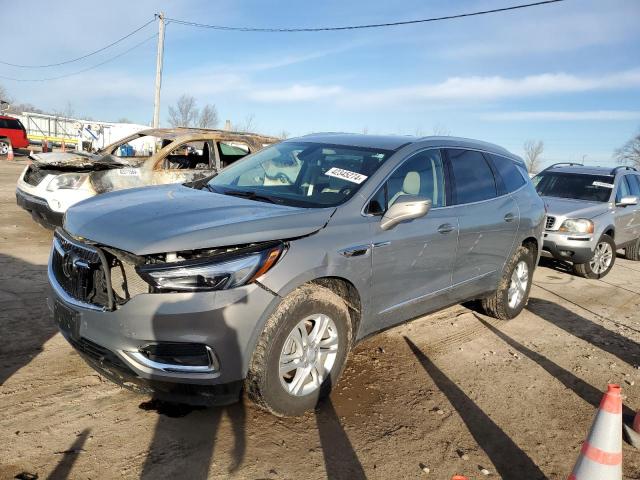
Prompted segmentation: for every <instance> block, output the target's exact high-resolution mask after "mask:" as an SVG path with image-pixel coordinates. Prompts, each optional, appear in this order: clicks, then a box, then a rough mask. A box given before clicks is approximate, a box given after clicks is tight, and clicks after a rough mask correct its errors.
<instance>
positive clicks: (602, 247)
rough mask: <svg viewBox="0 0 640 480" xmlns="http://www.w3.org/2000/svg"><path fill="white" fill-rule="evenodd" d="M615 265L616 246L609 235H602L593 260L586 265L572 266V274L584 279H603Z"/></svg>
mask: <svg viewBox="0 0 640 480" xmlns="http://www.w3.org/2000/svg"><path fill="white" fill-rule="evenodd" d="M615 263H616V244H615V242H614V241H613V238H611V237H610V236H609V235H602V237H600V240H598V244H597V245H596V251H595V252H594V255H593V258H592V259H591V260H589V261H588V262H586V263H576V264H574V265H573V272H574V273H575V274H576V275H578V276H580V277H584V278H591V279H598V278H602V277H605V276H606V275H607V274H608V273H609V272H610V271H611V269H612V268H613V265H614V264H615Z"/></svg>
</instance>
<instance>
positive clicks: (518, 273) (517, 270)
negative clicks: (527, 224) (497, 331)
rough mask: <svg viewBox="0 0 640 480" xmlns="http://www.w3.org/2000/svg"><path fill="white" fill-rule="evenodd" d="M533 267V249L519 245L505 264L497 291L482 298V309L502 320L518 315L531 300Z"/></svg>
mask: <svg viewBox="0 0 640 480" xmlns="http://www.w3.org/2000/svg"><path fill="white" fill-rule="evenodd" d="M533 269H534V260H533V253H532V252H531V250H529V249H528V248H527V247H524V246H520V247H518V248H517V249H516V251H515V252H514V254H513V256H512V257H511V259H510V260H509V261H508V262H507V264H506V265H505V268H504V271H503V273H502V278H501V279H500V283H499V284H498V288H497V290H496V291H495V293H493V294H492V295H491V296H489V297H487V298H485V299H483V300H482V310H483V311H484V312H485V313H486V314H487V315H490V316H492V317H494V318H499V319H500V320H511V319H512V318H515V317H517V316H518V315H519V314H520V312H521V311H522V309H523V308H524V306H525V305H526V304H527V301H528V300H529V291H530V290H531V282H532V281H533Z"/></svg>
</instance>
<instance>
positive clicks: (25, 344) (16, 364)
mask: <svg viewBox="0 0 640 480" xmlns="http://www.w3.org/2000/svg"><path fill="white" fill-rule="evenodd" d="M47 285H48V284H47V266H46V265H34V264H31V263H29V262H25V261H24V260H21V259H18V258H15V257H12V256H9V255H5V254H2V253H0V339H2V341H1V342H0V386H1V385H3V384H4V383H5V382H6V381H7V380H8V379H9V378H10V377H11V376H12V375H13V374H14V373H16V372H17V371H18V370H20V369H21V368H22V367H24V366H25V365H27V364H29V363H30V362H31V360H33V358H34V357H36V356H37V355H38V354H39V353H40V352H41V351H42V348H43V345H44V344H45V343H46V342H47V341H48V340H49V339H50V338H51V337H53V336H54V335H55V334H56V333H57V331H58V329H57V327H56V326H55V325H54V323H53V320H52V318H51V315H50V313H49V309H48V307H47V304H46V297H47V296H48V286H47Z"/></svg>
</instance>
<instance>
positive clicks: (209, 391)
mask: <svg viewBox="0 0 640 480" xmlns="http://www.w3.org/2000/svg"><path fill="white" fill-rule="evenodd" d="M49 281H50V283H51V286H52V290H53V296H52V298H51V299H50V300H49V304H50V305H49V306H50V309H51V310H52V312H53V315H54V319H55V321H56V323H57V324H58V326H59V329H60V331H61V333H62V334H63V335H64V337H65V338H66V339H67V340H68V341H69V343H70V344H71V345H72V346H73V347H74V348H75V349H76V350H77V351H78V353H80V354H81V356H82V357H83V358H84V359H85V360H86V361H87V363H88V364H89V365H90V366H92V367H93V368H94V369H96V370H97V371H98V372H100V373H101V374H103V375H104V376H105V377H107V378H109V379H110V380H112V381H114V382H116V383H118V384H120V385H122V386H124V387H126V388H128V389H131V390H133V391H136V392H139V393H145V394H149V395H153V396H154V397H156V398H160V399H164V400H167V401H175V402H181V403H189V404H195V405H219V404H228V403H232V402H234V401H236V400H237V399H238V394H239V391H240V389H241V387H242V383H243V379H244V378H245V376H246V372H247V369H248V365H249V361H250V359H251V355H252V353H253V348H254V345H255V342H256V340H257V338H258V335H259V334H260V332H261V330H262V325H263V322H264V319H265V318H266V315H267V314H268V312H270V311H272V309H273V308H275V305H276V304H277V303H278V300H279V299H278V297H276V296H275V295H273V294H272V293H270V292H268V291H267V290H265V289H263V288H260V287H259V286H258V285H256V284H250V285H247V286H243V287H238V288H234V289H231V290H221V291H215V292H198V293H157V294H151V293H148V294H139V295H136V296H134V297H133V298H131V299H130V300H129V301H127V302H126V303H125V304H123V305H119V306H118V307H117V308H116V309H115V310H113V311H109V310H107V309H104V308H96V307H92V306H89V305H85V304H81V303H80V302H77V301H75V300H74V299H73V298H71V297H70V296H69V295H68V294H67V293H66V292H65V291H64V289H63V288H62V287H61V286H60V285H59V284H58V282H57V280H56V278H55V275H54V274H53V272H52V267H51V263H50V265H49ZM198 347H202V348H203V349H204V351H205V352H207V355H208V357H205V358H208V359H209V361H207V360H205V361H203V362H200V363H199V364H197V365H196V364H194V363H193V362H190V361H186V362H185V361H184V358H187V357H181V356H180V355H181V352H184V351H185V348H187V349H193V348H198ZM158 349H160V350H163V351H164V353H162V356H159V355H158V354H157V353H158ZM150 350H154V355H155V356H153V355H149V351H150ZM188 358H189V359H192V358H194V357H193V356H191V357H188Z"/></svg>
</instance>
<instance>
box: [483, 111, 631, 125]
mask: <svg viewBox="0 0 640 480" xmlns="http://www.w3.org/2000/svg"><path fill="white" fill-rule="evenodd" d="M481 118H482V119H483V120H489V121H497V122H503V121H509V122H512V121H516V122H518V121H556V122H573V121H594V120H595V121H619V120H640V111H638V110H586V111H577V112H561V111H537V112H536V111H520V112H496V113H488V114H484V115H481Z"/></svg>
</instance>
